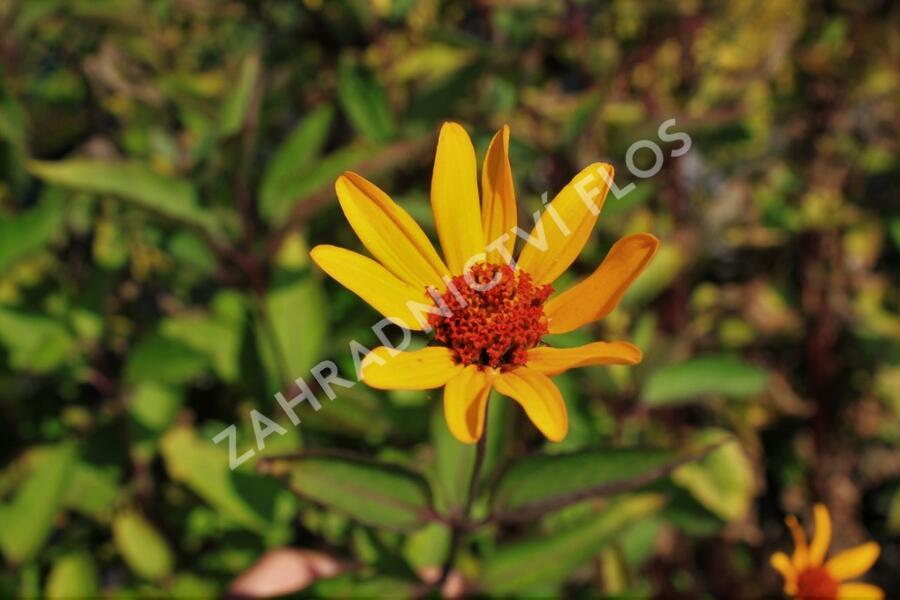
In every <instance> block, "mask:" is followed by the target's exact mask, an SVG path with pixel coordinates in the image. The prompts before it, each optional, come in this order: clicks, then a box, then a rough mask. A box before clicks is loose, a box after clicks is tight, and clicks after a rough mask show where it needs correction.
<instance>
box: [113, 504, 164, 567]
mask: <svg viewBox="0 0 900 600" xmlns="http://www.w3.org/2000/svg"><path fill="white" fill-rule="evenodd" d="M112 529H113V539H114V540H115V542H116V548H117V549H118V551H119V554H121V555H122V558H123V559H125V562H126V563H127V564H128V566H129V567H130V568H131V570H132V571H134V572H135V573H136V574H137V575H139V576H141V577H143V578H144V579H149V580H150V581H158V580H160V579H163V578H165V577H168V576H169V575H170V574H171V572H172V562H173V559H172V551H171V550H170V549H169V544H168V543H167V542H166V540H165V538H164V537H162V536H161V535H160V534H159V532H158V531H156V529H155V528H154V527H153V526H152V525H151V524H150V523H148V522H147V521H146V520H145V519H144V518H143V517H141V516H140V515H139V514H137V513H135V512H123V513H119V514H118V515H117V516H116V519H115V521H113V527H112Z"/></svg>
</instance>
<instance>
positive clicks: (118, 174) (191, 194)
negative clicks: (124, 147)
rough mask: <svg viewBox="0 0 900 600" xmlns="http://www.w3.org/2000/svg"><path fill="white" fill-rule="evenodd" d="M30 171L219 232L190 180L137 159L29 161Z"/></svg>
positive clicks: (65, 184)
mask: <svg viewBox="0 0 900 600" xmlns="http://www.w3.org/2000/svg"><path fill="white" fill-rule="evenodd" d="M28 168H29V170H30V171H31V173H32V174H33V175H34V176H36V177H39V178H41V179H44V180H45V181H48V182H50V183H53V184H56V185H60V186H64V187H70V188H73V189H76V190H81V191H85V192H92V193H95V194H110V195H113V196H118V197H120V198H122V199H123V200H126V201H128V202H131V203H132V204H134V205H135V206H139V207H141V208H144V209H147V210H151V211H153V212H155V213H158V214H160V215H162V216H164V217H167V218H170V219H172V220H174V221H178V222H181V223H185V224H187V225H191V226H194V227H199V228H201V229H203V230H204V231H206V232H207V233H209V234H210V235H211V236H213V237H219V236H220V235H221V227H220V226H219V225H218V221H217V219H215V217H214V215H212V214H211V213H209V212H208V211H207V209H205V208H203V207H202V206H200V205H199V204H198V202H197V192H196V190H195V189H194V187H193V185H191V183H189V182H187V181H185V180H183V179H178V178H176V177H171V176H169V175H163V174H161V173H157V172H156V171H153V170H152V169H150V168H149V167H147V166H145V165H143V164H140V163H137V162H107V161H101V160H93V159H70V160H64V161H56V162H46V161H31V162H30V163H28Z"/></svg>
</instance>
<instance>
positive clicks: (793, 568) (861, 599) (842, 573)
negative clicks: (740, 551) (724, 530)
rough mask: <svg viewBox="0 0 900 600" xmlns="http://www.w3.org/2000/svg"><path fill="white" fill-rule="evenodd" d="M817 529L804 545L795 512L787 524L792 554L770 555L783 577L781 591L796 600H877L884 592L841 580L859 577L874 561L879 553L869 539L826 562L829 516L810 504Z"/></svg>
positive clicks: (868, 585)
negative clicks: (809, 540)
mask: <svg viewBox="0 0 900 600" xmlns="http://www.w3.org/2000/svg"><path fill="white" fill-rule="evenodd" d="M813 514H814V517H815V523H816V529H815V535H814V536H813V539H812V543H811V544H809V545H808V546H807V544H806V534H805V533H804V532H803V528H802V527H801V526H800V523H799V522H798V521H797V518H796V517H795V516H794V515H790V516H788V518H787V519H786V520H787V525H788V527H789V528H790V530H791V535H792V536H793V537H794V554H793V555H792V556H790V557H788V555H787V554H785V553H784V552H776V553H775V554H773V555H772V559H771V563H772V566H773V567H775V569H776V570H777V571H778V572H779V573H781V575H782V576H783V577H784V593H785V594H787V595H788V596H790V597H791V598H796V599H797V600H880V599H881V598H884V591H883V590H882V589H881V588H879V587H877V586H874V585H870V584H868V583H844V582H845V581H847V580H848V579H853V578H854V577H859V576H860V575H862V574H863V573H865V572H866V571H868V570H869V569H870V568H872V565H873V564H875V561H876V560H878V555H879V553H880V552H881V549H880V548H879V546H878V544H876V543H875V542H868V543H865V544H860V545H859V546H854V547H853V548H849V549H847V550H844V551H843V552H839V553H838V554H836V555H835V556H833V557H831V558H830V559H828V561H825V554H826V553H827V552H828V545H829V544H830V543H831V517H830V516H829V514H828V509H827V508H825V506H824V505H823V504H816V505H815V506H814V507H813Z"/></svg>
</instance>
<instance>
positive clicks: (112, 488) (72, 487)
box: [63, 461, 120, 522]
mask: <svg viewBox="0 0 900 600" xmlns="http://www.w3.org/2000/svg"><path fill="white" fill-rule="evenodd" d="M119 490H120V486H119V483H118V478H117V477H116V475H115V473H112V472H109V471H108V470H105V469H101V468H100V467H97V466H96V465H93V464H91V463H89V462H85V461H79V462H78V463H77V464H76V465H75V466H74V469H73V470H72V479H71V481H69V485H68V486H67V487H66V493H65V498H64V501H63V503H64V505H65V507H66V508H69V509H71V510H74V511H77V512H80V513H82V514H85V515H88V516H90V517H93V518H94V519H96V520H98V521H102V522H108V521H109V517H110V516H111V515H112V509H113V507H114V505H115V502H116V499H117V498H118V497H119Z"/></svg>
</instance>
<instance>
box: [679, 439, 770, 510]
mask: <svg viewBox="0 0 900 600" xmlns="http://www.w3.org/2000/svg"><path fill="white" fill-rule="evenodd" d="M695 440H696V442H697V443H700V444H712V443H716V442H719V443H722V445H721V446H719V448H717V449H716V450H714V451H712V452H711V453H710V454H709V455H707V456H706V457H705V458H702V459H700V460H698V461H696V462H694V463H691V464H686V465H683V466H681V467H679V468H678V469H677V470H676V471H675V472H674V473H672V481H674V482H675V483H676V484H678V485H680V486H681V487H683V488H684V489H686V490H687V491H688V492H689V493H690V494H691V495H692V496H693V497H694V498H695V499H696V500H697V501H698V502H700V504H702V505H703V506H705V507H706V508H707V509H708V510H709V511H711V512H712V513H713V514H715V515H717V516H719V517H721V518H722V519H725V520H726V521H733V520H736V519H740V518H741V517H743V516H744V515H745V514H746V513H747V510H748V509H749V507H750V502H751V501H752V500H753V465H752V464H751V462H750V459H749V458H748V457H747V454H746V453H745V452H744V450H743V448H741V445H740V444H739V443H738V441H737V440H736V439H734V438H733V437H731V435H730V434H729V433H728V432H725V431H721V430H717V429H709V430H706V431H701V432H700V433H698V434H697V435H696V436H695Z"/></svg>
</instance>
